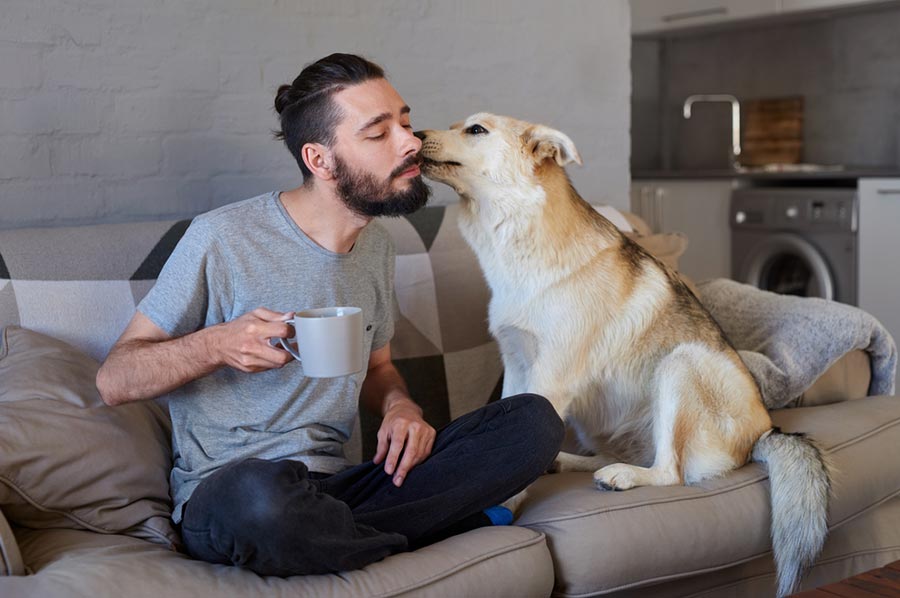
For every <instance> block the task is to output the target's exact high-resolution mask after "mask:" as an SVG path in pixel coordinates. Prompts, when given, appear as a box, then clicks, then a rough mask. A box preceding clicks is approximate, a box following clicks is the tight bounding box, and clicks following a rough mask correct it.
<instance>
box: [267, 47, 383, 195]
mask: <svg viewBox="0 0 900 598" xmlns="http://www.w3.org/2000/svg"><path fill="white" fill-rule="evenodd" d="M383 78H384V70H383V69H382V68H381V67H380V66H378V65H377V64H375V63H373V62H369V61H368V60H366V59H365V58H362V57H361V56H356V55H354V54H331V55H330V56H326V57H325V58H322V59H321V60H317V61H316V62H314V63H312V64H309V65H307V66H306V67H305V68H304V69H303V70H302V71H301V72H300V74H299V75H298V76H297V78H296V79H294V81H293V82H292V83H291V84H290V85H281V86H280V87H279V88H278V92H277V93H276V94H275V111H276V112H278V115H279V120H280V121H281V130H280V131H276V132H275V137H276V138H277V139H281V140H283V141H284V144H285V145H286V146H287V148H288V150H289V151H290V152H291V155H292V156H294V159H295V160H296V161H297V165H298V166H300V172H302V173H303V182H304V183H305V182H306V181H308V180H310V178H311V177H312V173H311V172H310V170H309V168H307V167H306V164H304V163H303V157H302V156H301V155H300V150H301V148H302V147H303V146H304V145H305V144H307V143H321V144H322V145H325V146H330V145H331V144H333V143H334V130H335V127H337V124H338V122H339V121H340V118H341V110H340V108H339V107H338V106H337V104H335V103H334V100H333V96H334V94H336V93H338V92H339V91H341V90H343V89H346V88H347V87H352V86H353V85H358V84H359V83H363V82H365V81H368V80H370V79H383Z"/></svg>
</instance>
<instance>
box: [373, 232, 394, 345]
mask: <svg viewBox="0 0 900 598" xmlns="http://www.w3.org/2000/svg"><path fill="white" fill-rule="evenodd" d="M385 235H386V233H385ZM386 253H387V255H386V257H385V259H384V262H383V263H384V277H383V279H382V297H381V298H380V301H379V303H380V304H381V313H382V318H381V322H380V324H379V326H378V328H377V329H376V330H375V335H374V336H373V337H372V350H376V349H380V348H382V347H383V346H385V345H386V344H388V343H389V342H390V340H391V339H392V338H394V309H395V304H396V298H395V297H394V267H395V261H396V252H395V251H394V244H393V243H392V242H391V240H390V238H389V237H388V238H387V252H386Z"/></svg>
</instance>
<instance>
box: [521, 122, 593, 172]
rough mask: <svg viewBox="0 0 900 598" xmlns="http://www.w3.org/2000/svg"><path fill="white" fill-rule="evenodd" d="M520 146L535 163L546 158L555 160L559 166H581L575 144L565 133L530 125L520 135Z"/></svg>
mask: <svg viewBox="0 0 900 598" xmlns="http://www.w3.org/2000/svg"><path fill="white" fill-rule="evenodd" d="M522 146H523V147H524V148H525V151H526V152H527V153H528V154H529V155H531V156H532V157H533V158H534V161H535V162H537V163H540V162H543V161H544V160H546V159H547V158H552V159H553V160H556V163H557V164H559V165H560V166H565V165H566V164H568V163H569V162H576V163H577V164H578V165H579V166H581V156H580V155H579V154H578V150H577V149H575V144H574V143H572V140H571V139H569V137H568V136H567V135H566V134H565V133H561V132H559V131H557V130H556V129H551V128H550V127H545V126H544V125H532V126H530V127H528V128H527V129H526V130H525V132H524V133H522Z"/></svg>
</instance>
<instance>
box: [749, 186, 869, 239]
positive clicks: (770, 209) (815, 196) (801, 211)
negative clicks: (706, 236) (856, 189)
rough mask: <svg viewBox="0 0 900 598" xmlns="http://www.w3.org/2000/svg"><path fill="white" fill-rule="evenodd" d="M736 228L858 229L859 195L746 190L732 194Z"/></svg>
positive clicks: (806, 191) (827, 192) (823, 191)
mask: <svg viewBox="0 0 900 598" xmlns="http://www.w3.org/2000/svg"><path fill="white" fill-rule="evenodd" d="M731 226H732V227H733V228H735V229H742V228H748V229H751V228H752V229H755V228H772V227H775V228H780V229H783V230H836V231H837V230H842V231H855V230H856V198H855V196H854V195H853V194H848V193H847V192H846V191H840V192H829V191H827V190H821V189H816V190H814V191H812V192H810V191H808V190H793V189H792V190H790V191H788V192H784V191H780V192H779V193H771V192H769V193H766V191H765V190H763V189H759V190H744V191H741V192H738V193H735V195H734V196H733V197H732V209H731Z"/></svg>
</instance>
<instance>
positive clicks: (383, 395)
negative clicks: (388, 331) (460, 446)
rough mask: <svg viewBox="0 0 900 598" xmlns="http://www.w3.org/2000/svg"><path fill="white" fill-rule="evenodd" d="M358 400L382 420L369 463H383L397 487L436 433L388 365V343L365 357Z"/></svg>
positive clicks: (423, 456) (427, 452)
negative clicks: (373, 455) (363, 373)
mask: <svg viewBox="0 0 900 598" xmlns="http://www.w3.org/2000/svg"><path fill="white" fill-rule="evenodd" d="M360 401H361V402H362V404H363V405H364V406H365V407H366V408H368V409H369V410H371V411H372V412H373V413H378V414H380V415H381V416H382V417H383V420H382V422H381V428H379V429H378V448H377V449H376V451H375V457H374V458H373V459H372V461H373V462H374V463H381V461H382V460H384V471H385V473H387V474H388V475H393V476H394V485H395V486H401V485H402V484H403V480H404V479H405V478H406V475H407V474H408V473H409V470H410V469H412V468H413V467H415V466H416V465H418V464H419V463H421V462H422V461H424V460H425V459H426V458H428V455H430V454H431V448H432V446H433V445H434V438H435V436H436V432H435V430H434V428H432V427H431V426H430V425H429V424H428V422H426V421H425V420H424V419H423V417H422V408H421V407H419V406H418V405H416V403H415V402H414V401H413V400H412V399H411V398H410V396H409V390H407V388H406V383H405V382H403V378H402V377H401V376H400V372H398V371H397V368H395V367H394V364H393V363H391V346H390V344H387V345H385V346H384V347H382V348H380V349H378V350H376V351H373V352H372V354H371V356H370V357H369V368H368V371H367V372H366V379H365V381H363V385H362V388H361V389H360ZM401 452H402V453H403V458H402V459H400V454H401ZM398 460H399V464H398Z"/></svg>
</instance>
